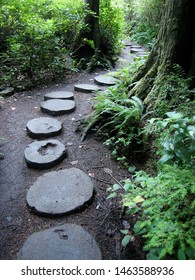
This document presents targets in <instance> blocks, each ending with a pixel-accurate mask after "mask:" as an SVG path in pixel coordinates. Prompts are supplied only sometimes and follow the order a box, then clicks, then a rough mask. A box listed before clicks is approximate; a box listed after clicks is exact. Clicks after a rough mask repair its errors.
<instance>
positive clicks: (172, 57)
mask: <svg viewBox="0 0 195 280" xmlns="http://www.w3.org/2000/svg"><path fill="white" fill-rule="evenodd" d="M194 11H195V1H194V0H177V1H175V0H166V2H165V7H164V12H163V15H162V20H161V23H160V29H159V33H158V37H157V41H156V44H155V45H154V47H153V49H152V51H151V53H150V55H149V57H148V59H147V61H146V63H145V64H144V66H143V67H142V68H141V69H140V71H139V72H138V74H137V75H136V77H135V79H134V81H133V84H135V85H134V86H133V88H131V90H130V92H129V96H132V95H137V96H139V97H140V98H141V99H142V100H144V103H145V104H146V106H150V105H151V104H152V103H153V102H154V100H157V99H158V96H156V88H157V87H159V84H160V83H161V81H162V79H163V77H165V76H166V74H167V73H169V71H171V70H172V67H173V66H174V65H175V64H178V65H180V66H181V67H182V69H183V70H184V71H185V73H186V74H187V75H191V76H192V75H193V76H194V75H195V17H194Z"/></svg>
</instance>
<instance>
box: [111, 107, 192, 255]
mask: <svg viewBox="0 0 195 280" xmlns="http://www.w3.org/2000/svg"><path fill="white" fill-rule="evenodd" d="M143 133H144V134H149V135H156V136H157V137H158V138H159V139H158V147H159V153H160V155H161V156H162V157H161V159H160V161H159V165H158V171H157V175H156V176H155V177H151V176H149V175H148V174H146V172H144V171H139V172H136V173H135V175H134V176H133V177H132V178H131V179H126V180H124V181H123V185H122V187H121V185H118V186H116V185H114V186H113V187H111V188H109V189H108V192H109V193H110V195H109V196H108V197H109V198H113V197H116V196H117V195H118V192H119V191H121V189H122V190H123V205H124V206H126V207H127V208H128V210H127V214H128V215H134V214H136V213H137V214H139V215H138V221H137V222H136V224H135V226H134V232H135V234H136V235H142V236H143V238H144V241H145V245H144V250H146V251H147V253H148V254H147V258H148V259H195V238H194V237H195V229H194V224H195V217H194V211H195V202H194V201H195V200H194V198H195V173H194V168H193V167H194V159H195V118H194V117H184V116H183V114H181V113H176V112H169V113H167V118H165V119H160V118H155V119H154V118H153V119H151V120H150V121H149V125H147V126H146V127H145V130H144V132H143ZM169 163H170V164H172V165H170V164H169ZM120 193H121V192H120ZM124 234H125V237H124V238H125V239H124V242H123V243H124V244H125V245H127V240H129V242H130V241H131V238H130V235H129V233H128V232H127V233H124ZM126 235H127V237H126Z"/></svg>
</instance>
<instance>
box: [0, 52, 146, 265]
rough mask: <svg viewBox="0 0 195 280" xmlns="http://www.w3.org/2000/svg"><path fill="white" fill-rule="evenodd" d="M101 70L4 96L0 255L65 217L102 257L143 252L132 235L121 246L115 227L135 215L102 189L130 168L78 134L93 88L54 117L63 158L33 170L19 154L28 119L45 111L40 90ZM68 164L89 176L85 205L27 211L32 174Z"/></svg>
mask: <svg viewBox="0 0 195 280" xmlns="http://www.w3.org/2000/svg"><path fill="white" fill-rule="evenodd" d="M127 48H128V47H127ZM127 48H126V49H125V50H124V52H123V54H122V55H123V58H126V57H127V56H128V58H129V51H128V50H127ZM131 59H132V58H131ZM123 62H124V61H123ZM104 72H105V71H100V70H96V72H95V73H91V74H88V73H86V72H80V73H77V74H74V75H73V76H72V77H71V76H70V77H68V78H65V79H64V81H62V82H61V83H58V84H54V85H49V86H44V87H43V88H39V89H37V88H36V89H34V90H31V91H26V92H22V93H15V94H14V95H13V96H11V97H8V98H6V99H4V102H3V104H2V106H1V107H2V108H1V110H0V118H1V126H0V135H1V137H3V138H4V139H5V143H4V146H3V147H2V148H1V149H2V152H3V153H4V155H5V158H4V159H3V160H1V161H0V259H4V260H12V259H15V258H16V254H17V252H18V251H19V249H20V248H21V247H22V245H23V243H24V241H25V240H26V238H27V237H28V236H29V235H30V234H32V233H34V232H36V231H40V230H43V229H46V228H50V227H53V226H56V225H59V224H64V223H75V224H78V225H81V226H82V227H83V228H84V229H86V230H87V231H88V232H89V233H90V234H92V235H93V237H94V238H95V240H96V241H97V243H98V244H99V247H100V250H101V252H102V258H103V259H106V260H116V259H143V258H144V254H143V253H142V251H141V243H140V240H139V239H137V238H135V240H134V242H131V244H130V246H129V247H128V249H127V250H122V249H121V240H122V238H123V236H122V234H121V233H120V230H121V229H124V223H125V222H127V223H129V224H130V226H132V224H133V222H134V218H135V217H130V218H127V219H129V220H128V221H127V220H125V217H123V218H122V219H121V204H120V198H119V199H114V200H108V199H107V195H108V194H107V191H106V189H107V188H108V187H110V186H112V185H113V184H114V183H115V182H116V181H115V179H117V180H123V179H125V178H128V177H129V173H128V172H127V170H125V169H123V167H121V166H120V165H119V164H118V162H116V161H114V160H113V159H112V157H111V151H109V150H108V149H107V147H106V146H105V145H104V144H103V141H102V140H100V139H98V138H97V137H96V136H95V135H88V136H87V138H86V140H85V141H84V142H83V143H81V141H80V139H81V135H80V133H78V132H77V126H78V124H79V123H80V121H81V119H83V118H84V117H85V116H86V115H88V114H90V113H91V111H92V100H91V98H92V97H93V96H94V95H95V94H86V93H79V92H75V93H74V94H75V102H76V110H75V111H74V112H73V113H69V114H67V115H63V116H59V117H55V118H56V119H58V120H60V121H61V122H62V123H63V132H62V133H61V134H60V135H59V136H55V137H53V139H57V140H59V141H61V142H62V143H63V144H65V145H66V146H67V151H68V156H67V158H65V159H64V160H63V162H62V163H60V164H58V165H57V166H55V167H53V168H50V169H48V170H35V169H29V168H27V166H26V163H25V160H24V150H25V148H26V147H27V145H28V144H30V143H32V142H33V141H34V140H33V139H31V138H30V137H29V136H28V135H27V133H26V124H27V122H28V121H29V120H31V119H33V118H38V117H43V116H47V115H46V114H44V113H42V112H41V110H40V103H41V102H42V101H43V99H44V95H45V94H46V93H48V92H51V91H56V90H71V91H73V88H74V84H75V83H89V82H90V83H93V78H94V77H95V76H96V75H97V74H102V73H104ZM72 166H74V167H76V168H80V169H81V170H83V171H84V172H85V173H87V174H88V175H89V176H90V177H91V179H92V180H93V183H94V186H95V195H94V199H93V201H92V202H91V203H90V205H88V206H87V207H86V208H85V209H84V210H82V211H81V212H77V213H74V214H71V215H67V216H63V217H58V218H49V217H40V216H37V215H34V214H33V213H31V212H30V211H29V209H28V207H27V204H26V194H27V191H28V189H29V188H30V186H31V185H32V184H33V183H34V182H35V181H36V179H37V178H38V177H39V176H40V175H42V174H44V173H45V172H49V171H53V170H60V169H64V168H70V167H72ZM105 168H108V169H109V170H111V171H112V175H113V176H111V175H110V174H108V173H107V172H105V171H106V169H105ZM78 195H79V194H78Z"/></svg>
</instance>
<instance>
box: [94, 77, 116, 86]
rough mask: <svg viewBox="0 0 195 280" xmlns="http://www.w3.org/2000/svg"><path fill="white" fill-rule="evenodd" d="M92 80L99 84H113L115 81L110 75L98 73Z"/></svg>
mask: <svg viewBox="0 0 195 280" xmlns="http://www.w3.org/2000/svg"><path fill="white" fill-rule="evenodd" d="M94 82H95V83H96V84H98V85H100V86H114V85H116V83H117V79H116V78H114V77H111V76H106V75H99V76H97V77H95V78H94Z"/></svg>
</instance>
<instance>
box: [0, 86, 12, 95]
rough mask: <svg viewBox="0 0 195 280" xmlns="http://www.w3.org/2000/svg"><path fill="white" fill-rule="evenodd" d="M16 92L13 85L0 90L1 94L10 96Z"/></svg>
mask: <svg viewBox="0 0 195 280" xmlns="http://www.w3.org/2000/svg"><path fill="white" fill-rule="evenodd" d="M12 94H14V88H13V87H7V88H5V89H3V90H1V91H0V96H2V97H8V96H11V95H12Z"/></svg>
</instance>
